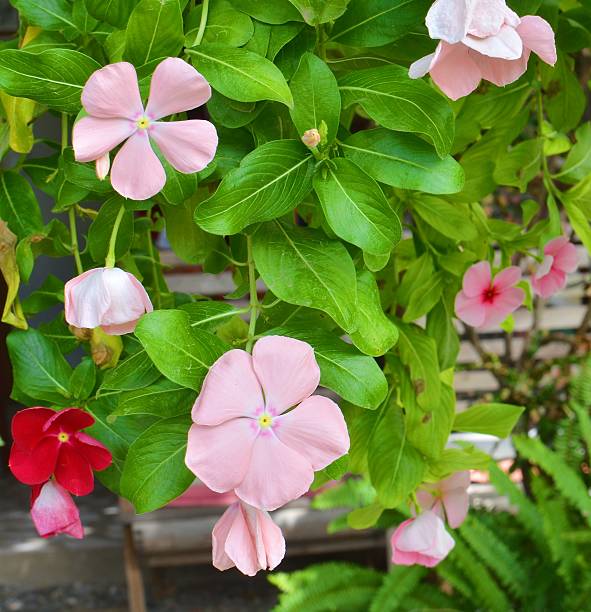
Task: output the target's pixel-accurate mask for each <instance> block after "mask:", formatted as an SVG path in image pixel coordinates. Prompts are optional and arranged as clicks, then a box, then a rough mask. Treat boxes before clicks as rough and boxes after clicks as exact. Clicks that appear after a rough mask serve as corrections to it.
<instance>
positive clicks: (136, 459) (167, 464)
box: [121, 416, 195, 514]
mask: <svg viewBox="0 0 591 612" xmlns="http://www.w3.org/2000/svg"><path fill="white" fill-rule="evenodd" d="M189 426H190V419H189V418H188V417H187V416H181V417H173V418H170V419H164V420H162V421H158V422H157V423H154V425H152V426H151V427H149V428H148V429H146V431H145V432H144V433H143V434H142V435H141V436H140V437H139V438H138V439H137V440H135V442H133V444H132V445H131V446H130V447H129V452H128V453H127V457H126V459H125V467H124V468H123V474H122V476H121V494H122V495H123V496H124V497H126V498H127V499H129V501H130V502H131V503H132V504H133V505H134V506H135V510H136V512H138V513H140V514H141V513H144V512H151V511H152V510H156V509H158V508H161V507H162V506H165V505H166V504H167V503H169V502H171V501H172V500H173V499H175V498H176V497H178V496H179V495H180V494H181V493H183V492H184V491H186V490H187V489H188V488H189V485H190V484H191V483H192V482H193V480H195V475H194V474H193V473H192V472H191V471H190V470H189V469H188V468H187V466H186V465H185V453H186V450H187V433H188V431H189Z"/></svg>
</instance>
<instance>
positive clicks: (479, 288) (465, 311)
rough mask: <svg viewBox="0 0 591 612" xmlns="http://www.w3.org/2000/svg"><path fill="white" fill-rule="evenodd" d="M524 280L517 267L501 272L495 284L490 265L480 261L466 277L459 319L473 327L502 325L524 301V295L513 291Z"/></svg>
mask: <svg viewBox="0 0 591 612" xmlns="http://www.w3.org/2000/svg"><path fill="white" fill-rule="evenodd" d="M520 279H521V271H520V270H519V268H518V267H516V266H511V267H509V268H505V269H504V270H501V271H500V272H499V273H498V274H497V275H496V276H495V278H494V280H492V276H491V271H490V264H489V263H488V261H480V262H478V263H477V264H474V265H473V266H471V267H470V268H468V270H467V271H466V274H464V282H463V287H462V291H460V292H459V293H458V295H456V315H457V316H458V318H460V319H461V320H462V321H463V322H464V323H467V324H468V325H472V326H473V327H491V326H493V325H498V324H499V323H502V322H503V321H504V320H505V319H506V318H507V317H508V316H509V315H510V314H511V313H512V312H513V311H514V310H517V308H519V307H520V306H521V304H522V303H523V300H524V299H525V292H524V291H523V289H520V288H519V287H514V286H513V285H515V284H516V283H518V282H519V281H520Z"/></svg>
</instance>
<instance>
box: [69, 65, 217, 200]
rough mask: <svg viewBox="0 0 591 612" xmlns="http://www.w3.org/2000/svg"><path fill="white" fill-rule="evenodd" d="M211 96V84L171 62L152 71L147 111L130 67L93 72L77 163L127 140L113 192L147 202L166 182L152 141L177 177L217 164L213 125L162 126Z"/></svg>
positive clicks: (116, 163)
mask: <svg viewBox="0 0 591 612" xmlns="http://www.w3.org/2000/svg"><path fill="white" fill-rule="evenodd" d="M210 97H211V88H210V87H209V84H208V82H207V81H206V80H205V78H204V77H203V76H202V75H201V74H199V73H198V72H197V71H196V70H195V68H193V67H192V66H191V65H189V64H187V62H185V61H183V60H182V59H180V58H178V57H169V58H167V59H165V60H163V61H162V62H160V63H159V64H158V66H156V70H154V74H153V75H152V82H151V84H150V96H149V98H148V104H147V106H146V108H145V109H144V106H143V104H142V99H141V97H140V90H139V86H138V81H137V74H136V72H135V68H134V67H133V66H132V65H131V64H129V63H127V62H118V63H116V64H109V65H108V66H105V67H104V68H101V69H100V70H97V71H96V72H94V73H93V74H92V75H91V76H90V78H89V79H88V81H87V82H86V85H85V86H84V89H83V91H82V106H84V110H85V111H86V112H87V113H88V115H87V116H85V117H82V119H80V120H79V121H78V122H76V124H75V125H74V133H73V137H72V140H73V146H74V153H75V157H76V160H77V161H79V162H89V161H96V160H98V159H100V158H102V157H103V156H104V155H105V154H106V153H108V152H109V151H111V150H113V149H114V148H115V147H116V146H118V145H120V144H121V143H122V142H123V141H126V142H125V144H124V145H123V146H122V147H121V149H120V150H119V152H118V153H117V155H116V156H115V159H114V160H113V169H112V172H111V183H112V185H113V189H115V191H117V192H118V193H120V194H121V195H122V196H124V197H126V198H131V199H132V200H147V199H148V198H151V197H152V196H154V195H156V194H157V193H158V192H159V191H160V190H161V189H162V188H163V187H164V184H165V183H166V174H165V172H164V167H163V166H162V164H161V163H160V160H159V159H158V157H157V156H156V153H154V151H153V149H152V145H151V144H150V140H153V141H154V142H155V143H156V145H157V146H158V148H159V149H160V152H161V153H162V155H164V157H165V158H166V159H167V161H168V162H169V163H170V164H171V166H173V167H174V168H176V169H177V170H178V171H179V172H184V173H186V174H189V173H192V172H198V171H199V170H203V168H205V166H207V164H209V162H210V161H211V160H212V159H213V157H214V155H215V151H216V148H217V143H218V137H217V132H216V130H215V127H214V126H213V125H212V124H211V123H210V122H209V121H202V120H198V119H191V120H189V121H174V122H163V121H159V119H162V117H167V116H168V115H173V114H176V113H182V112H185V111H188V110H190V109H192V108H196V107H197V106H201V105H202V104H205V103H206V102H207V101H208V100H209V98H210Z"/></svg>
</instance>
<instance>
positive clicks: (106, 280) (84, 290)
mask: <svg viewBox="0 0 591 612" xmlns="http://www.w3.org/2000/svg"><path fill="white" fill-rule="evenodd" d="M64 294H65V315H66V321H67V322H68V323H69V324H70V325H74V326H75V327H85V328H90V329H94V328H95V327H101V328H102V329H103V330H104V331H105V333H107V334H110V335H112V336H120V335H122V334H128V333H130V332H132V331H133V330H134V329H135V326H136V325H137V322H138V320H139V318H140V317H141V316H142V315H143V314H144V313H145V312H152V310H153V307H152V302H151V301H150V298H149V297H148V294H147V293H146V290H145V289H144V287H143V286H142V284H141V283H140V282H139V281H138V280H137V278H136V277H135V276H134V275H133V274H130V273H129V272H125V271H124V270H121V269H120V268H94V269H93V270H88V271H87V272H84V273H83V274H80V276H76V278H72V279H71V280H69V281H68V282H67V283H66V286H65V287H64Z"/></svg>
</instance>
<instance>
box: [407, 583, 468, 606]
mask: <svg viewBox="0 0 591 612" xmlns="http://www.w3.org/2000/svg"><path fill="white" fill-rule="evenodd" d="M460 603H461V602H460V601H459V598H458V597H451V596H449V595H446V594H445V593H443V592H442V591H440V590H439V589H438V588H437V587H435V586H432V585H430V584H427V583H425V582H424V583H422V584H421V585H420V587H419V588H418V589H415V591H414V592H413V594H412V595H410V596H408V597H406V598H405V599H404V603H403V604H402V606H401V608H400V609H401V610H405V611H408V612H410V611H411V610H422V611H424V610H439V611H442V610H445V611H446V612H448V611H453V610H462V609H463V608H462V607H458V606H460Z"/></svg>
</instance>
